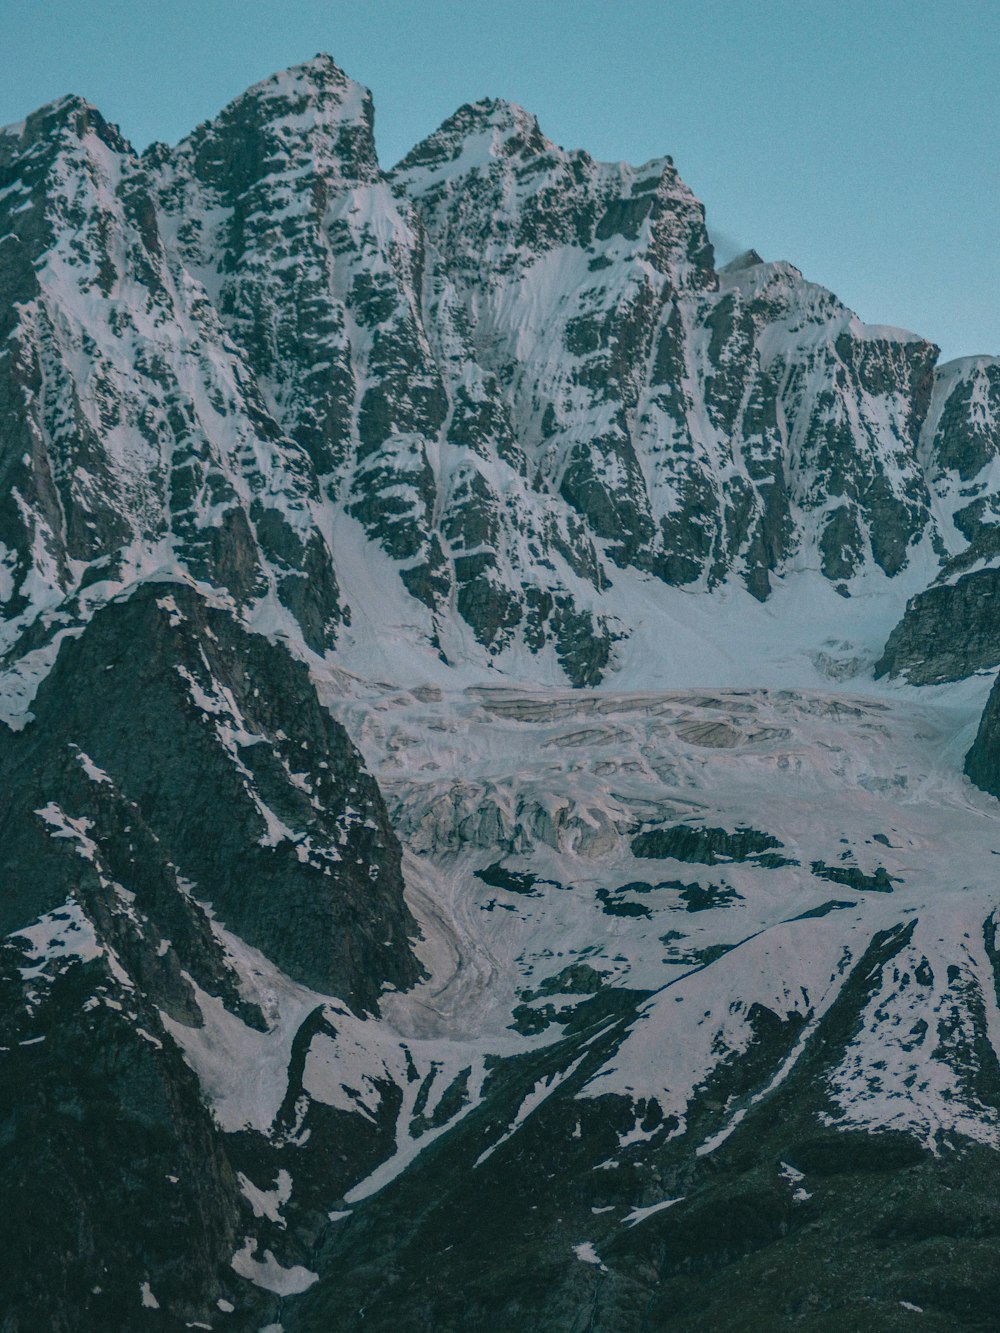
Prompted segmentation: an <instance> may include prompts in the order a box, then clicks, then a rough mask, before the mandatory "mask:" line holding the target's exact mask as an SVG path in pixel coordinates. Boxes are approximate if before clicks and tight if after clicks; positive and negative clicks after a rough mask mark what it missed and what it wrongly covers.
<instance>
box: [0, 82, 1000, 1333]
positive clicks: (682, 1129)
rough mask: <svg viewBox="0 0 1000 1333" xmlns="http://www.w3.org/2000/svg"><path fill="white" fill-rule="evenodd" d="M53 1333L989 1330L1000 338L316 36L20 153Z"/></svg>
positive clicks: (681, 188)
mask: <svg viewBox="0 0 1000 1333" xmlns="http://www.w3.org/2000/svg"><path fill="white" fill-rule="evenodd" d="M0 423H2V424H0V717H2V723H0V775H2V780H3V791H4V801H3V803H2V808H0V866H2V871H3V893H2V895H0V926H2V932H3V933H2V938H0V993H2V996H3V1004H2V1006H0V1027H2V1032H0V1132H2V1141H3V1145H4V1148H3V1154H2V1165H0V1172H2V1181H3V1198H4V1208H3V1209H2V1210H0V1213H2V1217H0V1236H2V1245H0V1256H2V1257H0V1330H2V1333H38V1331H39V1330H42V1329H45V1330H52V1333H117V1331H119V1330H121V1331H122V1333H144V1331H145V1330H147V1329H148V1330H150V1333H157V1331H158V1330H162V1331H163V1333H174V1331H175V1330H176V1331H177V1333H180V1330H186V1329H197V1328H203V1329H219V1330H221V1329H231V1330H234V1333H341V1331H343V1333H348V1330H358V1331H359V1333H365V1331H366V1330H367V1331H368V1333H376V1330H384V1331H385V1333H390V1330H391V1331H392V1333H399V1331H400V1330H401V1331H402V1333H411V1331H412V1333H466V1331H467V1330H472V1329H475V1330H483V1331H484V1333H510V1331H511V1330H519V1331H520V1330H524V1331H525V1333H657V1331H658V1330H671V1331H673V1330H676V1331H677V1333H702V1331H704V1333H709V1331H711V1333H727V1331H731V1333H755V1331H757V1330H759V1331H760V1333H772V1331H773V1330H778V1329H789V1330H798V1329H801V1330H809V1331H813V1333H869V1331H871V1333H884V1331H885V1330H894V1329H897V1328H898V1329H904V1328H911V1327H917V1326H918V1325H919V1327H921V1328H926V1329H928V1330H942V1331H944V1330H954V1329H957V1328H969V1329H982V1330H989V1329H995V1328H996V1327H997V1310H998V1308H1000V1249H998V1240H1000V1203H998V1198H1000V941H998V927H1000V889H998V876H1000V861H998V860H997V859H996V858H997V857H998V856H1000V804H998V797H1000V696H998V694H997V691H996V687H993V678H994V676H995V675H996V671H997V668H998V666H1000V359H995V358H990V357H987V356H982V357H975V358H968V359H964V360H960V361H955V362H951V363H949V364H945V365H940V364H938V350H937V348H936V347H935V346H934V345H933V344H932V343H930V342H928V341H926V340H925V339H923V338H920V337H919V336H917V335H915V334H912V333H908V332H905V331H903V330H900V329H895V328H889V327H876V326H871V325H866V324H864V323H862V322H861V321H860V320H859V319H858V318H857V317H856V316H855V315H854V314H852V312H851V311H850V310H848V309H846V308H845V307H844V306H843V305H842V304H841V303H840V301H838V300H837V298H836V297H835V296H834V295H833V294H832V293H831V292H829V291H826V290H825V289H824V288H822V287H819V286H816V285H815V284H813V283H811V282H809V281H808V280H807V279H806V278H805V277H804V276H803V275H802V274H801V273H800V272H799V270H798V269H796V268H795V267H793V265H792V264H791V263H788V262H785V261H777V262H767V261H765V260H763V259H762V258H761V257H760V255H758V254H757V253H756V252H754V251H748V252H747V253H745V254H744V255H741V256H740V257H739V258H738V259H736V260H734V261H732V262H731V263H729V264H728V265H726V266H724V267H721V268H719V267H717V265H716V260H715V255H714V251H713V246H712V242H711V239H710V233H709V232H708V231H707V230H706V224H705V216H704V211H703V208H702V206H701V204H700V203H699V202H698V200H697V199H696V197H695V196H694V194H692V192H691V190H690V189H689V188H688V186H687V185H686V184H685V183H684V181H683V180H682V179H681V177H680V175H679V174H678V171H677V168H676V167H675V165H674V163H673V161H672V159H671V158H669V157H663V158H659V159H656V160H654V161H651V162H646V163H644V164H642V165H641V166H631V165H628V164H625V163H614V164H608V163H601V162H596V161H594V159H593V158H591V157H590V156H589V155H588V154H587V153H586V152H583V151H578V150H573V151H567V150H566V149H563V148H561V147H559V146H558V145H556V144H554V143H552V142H551V141H550V140H549V139H548V138H546V136H545V134H544V132H543V130H542V129H541V127H540V126H539V124H538V122H537V121H536V120H535V118H534V117H533V116H532V115H531V114H530V113H529V112H527V111H525V110H524V109H522V108H521V107H518V106H515V105H512V104H510V103H508V102H503V101H493V100H483V101H480V102H476V103H474V104H472V105H468V106H463V107H461V108H459V109H458V110H457V111H456V112H455V114H454V115H453V116H451V117H450V118H449V119H448V120H447V121H445V123H444V124H443V125H442V126H441V127H440V128H439V129H438V130H437V131H436V132H435V133H434V134H432V135H431V136H430V137H429V138H428V139H426V140H425V141H424V142H422V143H420V144H418V145H417V146H416V147H415V148H413V149H412V151H411V152H410V153H408V154H407V156H406V157H405V158H404V159H403V161H402V162H400V163H399V164H398V165H397V166H396V167H395V168H393V169H392V170H391V171H387V170H385V169H384V168H383V167H382V166H381V165H380V163H379V161H378V157H377V154H376V150H375V141H374V137H373V108H372V102H371V98H370V96H369V94H368V92H367V91H366V90H365V89H364V88H362V87H360V86H359V85H358V84H356V83H354V82H353V81H352V80H351V79H350V78H349V77H348V76H347V75H346V74H344V73H343V72H342V71H341V70H340V69H339V68H338V67H337V66H336V65H335V64H334V62H333V61H332V60H331V59H330V58H329V57H327V56H317V57H316V58H315V59H313V60H311V61H309V62H307V63H305V64H303V65H300V66H296V67H295V68H292V69H290V70H287V71H285V72H283V73H281V74H278V75H275V76H274V77H272V78H270V79H267V80H265V81H264V82H263V83H260V84H258V85H256V86H255V87H253V88H251V89H249V90H248V91H247V92H246V93H244V94H243V95H242V96H240V97H238V98H237V99H236V100H235V101H234V102H233V103H232V104H231V105H230V106H228V107H227V108H225V110H223V111H222V112H221V113H220V114H219V115H218V116H217V117H216V118H215V119H214V120H212V121H209V122H207V123H205V124H203V125H201V126H199V127H198V128H197V129H195V130H194V131H193V132H192V133H191V134H190V135H189V136H188V137H187V138H186V139H184V140H183V141H182V142H181V143H180V144H178V145H176V146H175V147H168V146H167V145H164V144H153V145H152V146H151V147H149V148H148V149H147V150H146V151H145V152H143V153H141V154H140V153H137V152H136V151H135V150H134V149H133V148H132V146H131V145H130V144H129V143H128V142H127V140H126V139H125V138H124V137H123V136H122V134H121V132H120V131H119V130H118V129H117V128H116V127H115V126H113V125H111V124H109V123H108V122H107V121H106V120H105V119H104V118H103V117H102V116H101V114H100V112H99V111H98V110H97V109H96V108H94V107H92V106H90V105H88V104H87V103H86V102H85V101H83V100H82V99H80V98H78V97H65V98H63V99H61V100H60V101H58V102H54V103H52V104H50V105H48V106H45V107H43V108H41V109H40V110H39V111H36V112H35V113H34V114H33V115H30V116H28V117H27V119H26V120H24V121H23V122H21V123H19V124H16V125H12V126H9V127H7V128H6V129H5V130H0Z"/></svg>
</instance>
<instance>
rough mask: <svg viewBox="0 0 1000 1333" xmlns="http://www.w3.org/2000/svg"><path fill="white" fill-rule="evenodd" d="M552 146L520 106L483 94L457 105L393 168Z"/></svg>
mask: <svg viewBox="0 0 1000 1333" xmlns="http://www.w3.org/2000/svg"><path fill="white" fill-rule="evenodd" d="M554 146H555V145H554V144H552V143H551V141H550V140H549V139H547V138H546V137H545V135H544V134H543V133H542V131H541V128H540V127H539V124H538V118H537V117H536V116H534V115H532V113H531V112H530V111H527V110H525V108H524V107H523V106H519V105H518V103H517V102H508V101H506V100H505V99H503V98H495V97H483V98H480V100H479V101H478V102H467V103H466V104H465V105H464V106H460V107H459V108H458V110H457V111H456V112H455V113H454V114H453V115H451V116H449V117H448V119H447V120H445V121H444V122H443V123H442V124H441V125H440V126H439V127H438V128H437V129H436V130H435V131H434V133H433V134H431V135H429V136H428V137H427V138H426V139H424V140H422V141H421V142H420V143H418V144H417V145H416V147H414V148H412V149H411V150H410V152H409V153H407V155H406V156H405V157H404V158H403V160H402V161H401V162H400V163H399V164H398V165H397V167H396V168H395V170H396V171H408V170H409V169H410V168H411V167H423V168H428V167H430V168H433V167H435V166H443V165H444V164H445V163H448V162H453V161H455V160H456V159H457V158H459V157H462V156H464V155H466V154H468V155H469V156H470V157H471V156H476V157H481V158H482V159H483V161H484V162H485V161H487V160H489V159H491V158H509V157H512V156H516V155H518V154H525V153H530V154H539V153H547V152H550V151H551V150H552V149H553V148H554Z"/></svg>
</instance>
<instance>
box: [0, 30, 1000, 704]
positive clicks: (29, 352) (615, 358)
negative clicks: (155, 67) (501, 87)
mask: <svg viewBox="0 0 1000 1333" xmlns="http://www.w3.org/2000/svg"><path fill="white" fill-rule="evenodd" d="M0 179H2V180H3V182H4V185H3V186H2V187H0V188H3V190H4V194H3V196H2V198H0V212H2V214H3V227H4V233H3V234H4V240H3V242H2V245H3V247H4V266H3V267H4V279H3V281H4V284H5V285H4V290H3V293H2V295H3V302H2V311H0V320H2V321H3V322H4V329H5V333H6V337H7V340H6V341H5V343H4V348H3V353H2V356H0V401H2V402H3V403H4V404H5V405H6V406H5V420H7V421H9V423H10V424H9V429H8V432H7V434H6V436H5V448H4V454H3V460H4V461H3V464H2V466H3V467H4V469H5V471H4V478H5V481H4V490H3V495H4V498H3V501H2V507H0V541H2V542H3V546H4V553H3V568H4V569H5V570H6V575H5V576H4V579H3V581H2V586H0V595H2V596H3V598H4V604H5V607H6V612H7V614H6V622H7V623H6V626H5V639H6V642H7V643H8V644H14V643H16V644H17V649H16V651H17V652H23V651H24V650H25V649H34V648H37V647H38V646H39V645H40V644H41V643H43V642H44V641H45V640H46V639H47V638H49V637H50V636H51V633H52V630H53V627H54V625H55V624H56V623H63V624H65V623H76V622H79V621H80V620H82V619H86V617H87V616H88V615H89V614H90V612H91V611H92V609H93V607H94V606H95V605H97V604H99V603H100V602H101V601H102V600H103V599H104V598H105V597H106V596H107V595H108V585H118V586H120V585H121V584H122V582H127V581H128V580H129V579H131V578H135V577H139V576H142V575H143V574H144V573H146V572H148V571H150V570H151V569H157V568H166V569H170V570H172V571H177V570H178V569H183V570H186V571H187V572H189V573H190V574H192V575H193V576H194V577H195V578H197V579H200V580H202V581H204V582H206V583H209V584H211V585H212V586H214V587H217V588H225V589H227V590H228V591H229V593H230V595H231V596H232V598H233V599H234V601H235V603H236V604H237V605H238V606H239V607H240V608H242V610H243V611H244V613H245V614H246V615H248V616H251V617H256V618H258V619H260V618H261V617H266V618H268V620H269V622H271V621H273V620H274V618H275V616H276V615H280V614H283V613H284V612H287V615H288V619H287V623H288V624H289V626H290V627H291V628H292V629H293V630H294V633H295V634H296V635H298V636H301V638H302V639H303V640H304V642H305V643H306V644H307V645H308V647H309V648H310V649H312V650H314V651H316V652H320V653H322V652H323V651H324V650H326V649H328V648H330V647H332V646H333V645H334V644H342V643H343V642H345V635H347V630H346V625H347V622H348V621H349V619H350V614H351V608H350V606H349V605H345V596H344V592H343V586H342V585H343V582H344V579H345V578H346V579H347V582H348V584H349V585H351V587H352V588H353V589H354V592H353V594H352V595H353V597H354V598H355V600H357V599H360V601H361V603H362V604H363V603H364V602H366V601H367V600H368V598H369V596H370V587H369V585H368V583H367V582H366V580H367V579H368V578H369V577H370V576H371V573H372V571H373V570H375V569H380V570H384V571H385V576H384V577H385V578H388V579H390V580H395V581H396V582H397V589H398V598H399V599H401V605H406V606H407V607H408V610H407V612H406V614H407V615H408V617H409V620H410V622H411V624H412V629H411V631H410V632H411V634H412V635H413V636H414V639H415V642H416V643H417V644H418V645H419V646H421V647H422V648H423V649H425V650H427V651H428V652H429V653H430V654H437V653H442V654H443V655H444V656H445V658H446V659H447V660H450V661H457V660H463V659H464V658H465V657H466V656H468V655H469V654H470V653H471V654H472V655H473V656H474V657H475V658H476V659H477V660H479V661H482V662H488V661H491V660H494V659H497V658H502V657H503V654H505V653H506V654H507V655H508V658H511V660H520V659H521V658H523V657H524V656H525V655H527V657H528V658H529V659H530V658H531V657H532V656H533V655H535V656H539V657H540V658H541V659H542V660H543V661H544V660H551V662H552V664H553V669H555V670H556V671H561V672H562V673H563V674H564V675H565V677H566V678H567V679H569V681H570V682H571V683H573V684H575V685H581V686H583V685H592V684H596V683H598V682H599V681H600V680H601V679H603V678H604V677H605V676H606V675H607V673H608V671H609V669H610V668H611V667H612V666H613V665H614V663H615V661H616V658H618V657H620V655H621V653H622V652H624V651H627V647H626V646H627V642H628V639H629V637H630V635H631V634H632V633H633V631H634V629H635V627H636V623H637V617H638V613H637V612H636V610H635V609H634V608H635V606H636V602H637V599H639V600H643V601H645V600H646V599H648V597H649V596H650V592H649V587H648V585H649V581H650V579H653V580H655V581H658V582H660V583H662V584H663V585H666V586H677V587H684V588H689V589H706V588H709V589H710V588H713V587H716V586H719V585H721V584H725V583H731V582H734V581H735V582H736V583H737V584H743V585H745V586H746V587H747V588H748V589H749V590H750V592H751V593H752V594H753V595H754V597H756V598H758V599H761V600H763V599H766V598H767V597H768V596H769V593H770V590H771V588H772V585H773V580H774V578H775V577H776V576H779V577H783V576H786V575H788V574H789V573H791V572H793V571H796V570H801V569H819V570H820V571H821V572H822V574H823V575H824V576H825V578H827V579H828V580H830V581H831V582H833V583H835V584H836V585H837V586H838V587H841V586H842V588H843V591H844V592H845V593H846V592H848V591H849V590H850V585H851V584H852V582H853V581H854V580H855V579H857V578H863V577H865V576H866V575H867V574H868V573H870V572H872V571H875V572H876V573H881V574H884V575H886V576H888V577H889V578H893V577H896V576H898V575H899V574H900V573H901V572H903V571H906V570H909V569H911V567H912V566H913V561H914V557H915V553H916V552H917V551H918V549H919V551H920V552H921V553H922V554H921V559H923V560H924V561H927V560H930V561H935V560H937V558H938V557H937V556H935V555H933V551H934V550H936V551H939V552H945V551H947V552H950V553H951V556H952V565H954V563H955V561H956V560H958V561H959V562H961V560H962V559H965V560H968V559H972V558H975V559H978V558H980V555H981V554H982V555H986V554H987V553H988V548H989V543H990V533H991V532H992V531H993V526H992V521H991V517H990V516H991V514H992V510H991V509H990V508H989V501H988V496H987V497H985V498H984V497H982V496H980V497H979V498H977V499H975V500H973V502H972V503H971V504H964V505H963V506H962V507H960V508H957V507H955V506H954V505H953V506H952V509H953V510H954V513H953V515H952V516H951V517H948V519H947V531H943V530H942V518H941V511H942V507H944V508H947V505H946V504H945V500H944V499H943V498H942V496H943V494H944V491H943V490H942V487H944V490H945V491H948V495H951V494H952V492H954V491H955V486H954V485H952V484H951V482H950V481H948V478H951V477H952V476H953V475H955V476H958V477H959V478H960V480H961V483H962V485H963V486H964V483H965V482H966V481H968V480H970V479H971V478H972V471H970V469H971V470H975V473H976V477H977V478H979V477H980V476H981V474H982V472H983V469H984V468H986V467H988V466H991V464H990V460H991V459H992V458H993V456H994V454H993V452H991V450H994V448H995V434H996V431H995V425H994V422H995V416H994V413H995V409H996V405H995V402H994V399H995V396H996V383H995V381H997V375H996V369H995V366H994V365H993V364H992V363H991V362H989V361H988V360H986V359H982V360H979V361H976V362H974V363H970V364H967V363H962V366H963V369H961V370H960V371H959V372H955V371H954V370H948V372H947V373H946V374H942V375H941V376H938V378H937V380H936V379H935V372H934V361H935V357H936V352H935V349H934V348H933V347H932V346H931V344H929V343H927V342H925V341H923V340H921V339H919V338H917V337H915V336H914V335H911V334H907V333H903V332H901V331H899V330H894V329H886V328H872V327H866V326H865V325H863V324H861V323H860V321H858V320H857V319H856V318H855V317H854V316H852V315H851V313H850V311H848V310H846V309H845V308H844V307H843V306H842V305H841V304H840V303H839V302H838V301H837V300H836V298H835V297H833V296H832V295H831V294H830V293H829V292H826V291H824V290H823V289H821V288H818V287H816V286H814V285H812V284H811V283H808V282H806V281H805V280H804V279H803V277H802V275H801V274H800V273H799V272H798V270H797V269H795V268H793V267H792V266H791V265H789V264H783V263H777V264H768V263H764V262H762V261H761V260H760V258H759V256H757V255H755V254H754V253H752V252H750V253H748V254H747V255H745V256H742V257H741V258H740V259H739V260H738V261H734V263H733V264H731V265H730V266H729V267H728V268H727V269H725V270H723V271H722V272H717V271H716V269H715V268H714V262H713V253H712V248H711V245H710V244H709V241H708V236H707V233H706V230H705V223H704V215H703V210H702V207H701V205H700V204H699V203H698V202H697V200H696V199H695V198H694V197H693V195H692V194H691V192H690V190H689V189H688V188H687V186H686V185H685V184H684V183H683V181H682V180H681V179H680V177H679V176H678V174H677V171H676V169H675V167H674V165H673V163H672V162H671V160H670V159H669V158H662V159H657V160H655V161H652V162H649V163H646V164H644V165H643V166H641V167H629V166H626V165H623V164H616V165H607V164H601V163H597V162H595V161H593V159H591V158H590V157H589V156H588V155H587V154H586V153H583V152H567V151H565V150H563V149H561V148H558V147H557V146H556V145H554V144H553V143H551V142H550V141H549V140H548V139H546V138H545V136H544V134H543V133H542V132H541V130H540V129H539V126H538V124H537V122H536V121H535V119H534V118H533V117H532V116H531V115H530V114H528V113H527V112H525V111H523V110H522V109H521V108H519V107H516V106H513V105H511V104H509V103H504V102H489V101H487V102H481V103H476V104H474V105H472V106H466V107H463V108H462V109H461V110H460V111H458V112H457V113H456V114H455V115H454V116H453V117H451V118H450V119H449V120H448V121H446V122H445V124H444V125H443V126H442V127H441V128H440V129H439V130H438V131H437V132H436V133H435V134H433V135H431V136H430V138H429V139H427V140H426V141H424V142H423V143H421V144H419V145H418V146H417V147H416V148H415V149H414V150H413V151H412V152H411V153H410V154H409V155H408V156H407V157H406V158H405V159H404V161H403V162H402V163H401V164H400V165H399V167H397V168H396V170H395V171H394V172H393V173H392V174H391V176H388V177H387V176H385V175H384V173H383V172H382V170H381V168H380V167H379V164H378V161H377V157H376V153H375V147H374V141H373V137H372V107H371V100H370V98H369V96H368V94H367V92H366V91H365V90H364V89H363V88H361V87H360V86H359V85H357V84H356V83H354V82H353V81H352V80H350V79H349V78H348V77H347V76H346V75H344V74H343V73H342V72H341V71H340V70H339V69H338V68H337V66H336V65H335V64H334V63H333V62H332V61H331V60H330V59H329V58H328V57H322V56H320V57H317V58H316V59H314V60H312V61H310V62H308V63H307V64H305V65H302V66H298V67H296V68H295V69H292V70H289V71H287V72H285V73H283V74H280V75H276V76H274V77H273V78H271V79H268V80H265V81H264V82H263V83H261V84H258V85H257V86H256V87H254V88H252V89H250V90H249V91H248V92H247V93H245V94H244V95H243V96H241V97H239V98H237V99H236V101H235V102H233V103H232V104H231V105H230V106H229V107H227V108H226V109H225V110H224V111H223V112H222V113H220V115H219V116H218V117H216V118H215V120H213V121H210V122H207V123H206V124H204V125H202V126H200V127H199V128H198V129H197V130H195V131H194V133H193V134H191V135H190V136H189V137H188V138H187V139H185V140H184V141H183V142H182V143H181V144H179V145H178V146H177V147H176V148H174V149H171V148H168V147H166V146H165V145H161V144H157V145H153V147H151V148H150V149H149V150H148V151H147V152H146V153H145V154H143V156H142V157H141V158H140V157H138V156H137V155H136V154H135V153H134V152H133V150H132V149H131V147H130V146H129V144H128V143H127V142H126V141H125V140H124V139H122V137H121V135H120V134H119V133H118V131H117V130H116V129H115V128H114V127H112V126H109V125H107V124H106V123H105V122H104V121H103V119H102V118H101V116H100V114H99V113H98V112H97V111H95V110H94V108H92V107H89V106H87V104H86V103H84V102H82V101H81V100H80V99H78V98H76V99H75V98H68V99H64V100H63V101H62V102H59V103H55V104H53V105H52V106H50V107H46V108H43V109H42V111H40V112H38V113H36V114H35V115H34V116H32V117H30V118H29V119H28V120H27V121H26V122H24V124H23V125H21V126H15V127H13V128H12V130H8V131H7V132H5V134H4V135H3V138H2V140H0ZM935 386H936V387H935ZM991 395H992V396H991ZM922 432H923V433H922ZM928 458H930V459H931V460H932V462H931V463H930V464H929V463H928V461H927V460H928ZM928 483H930V486H931V490H933V493H934V502H933V503H932V495H931V491H929V489H928ZM978 484H979V486H980V488H981V487H982V483H981V482H979V483H978ZM949 487H950V488H951V489H950V490H949V489H948V488H949ZM949 503H950V502H949ZM948 513H949V514H950V515H951V514H952V510H951V509H949V510H948ZM356 524H360V528H361V531H362V533H363V537H362V538H361V542H360V551H361V554H358V553H357V550H358V537H357V528H356V527H355V526H354V525H356ZM335 533H336V534H339V537H338V538H335V536H334V534H335ZM348 539H349V541H350V543H351V547H352V555H351V556H350V558H349V559H348V558H347V557H346V556H345V541H346V540H348ZM966 548H968V550H967V551H966V554H965V555H964V556H963V554H962V552H963V551H965V550H966ZM970 552H974V553H975V554H974V555H972V554H969V553H970ZM366 566H369V567H370V568H366ZM951 567H952V566H949V568H951ZM955 567H956V568H957V566H955ZM380 586H381V585H380ZM653 595H654V597H655V592H654V594H653ZM348 600H349V599H348ZM347 637H348V638H349V637H350V636H349V635H347ZM503 660H506V659H503Z"/></svg>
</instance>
